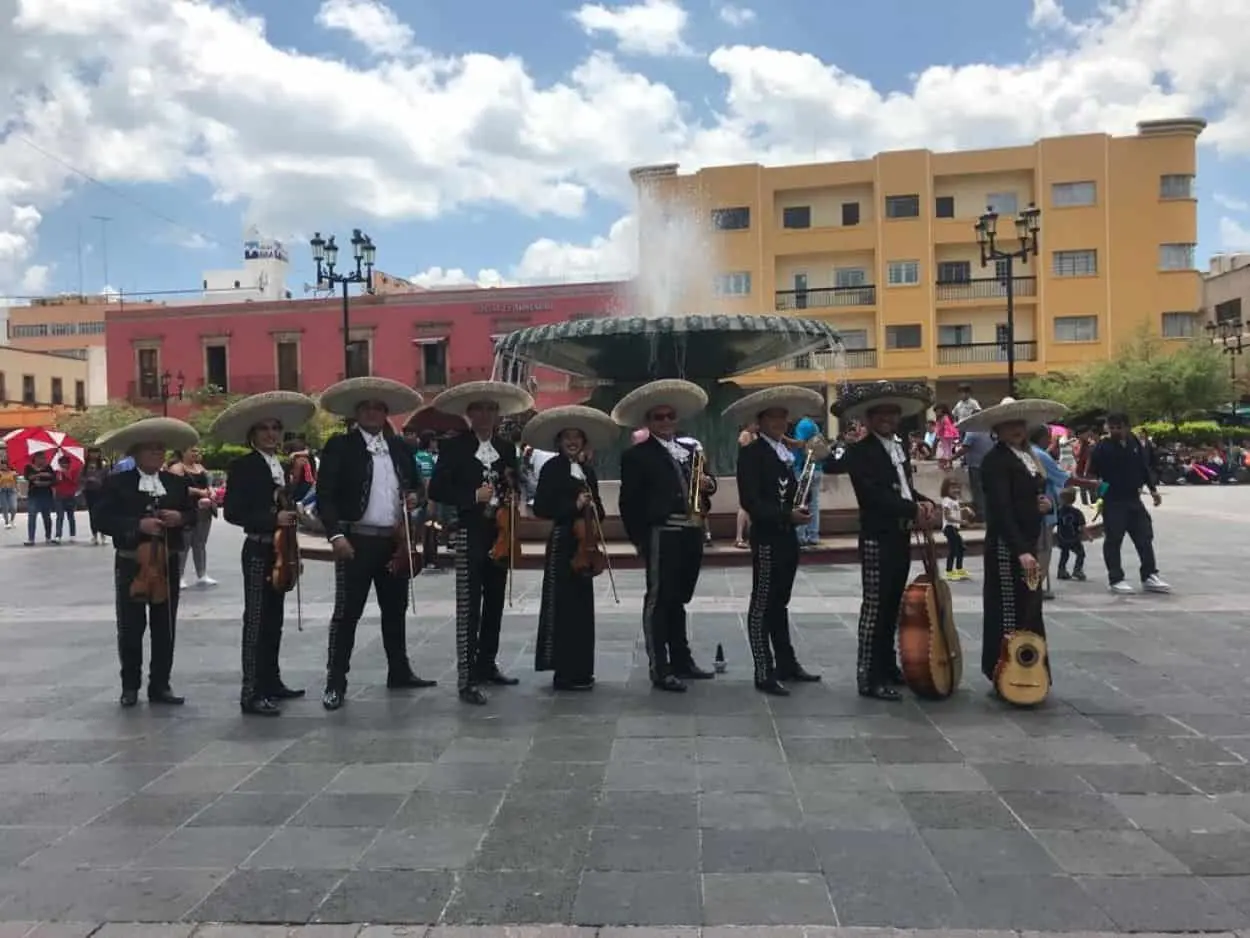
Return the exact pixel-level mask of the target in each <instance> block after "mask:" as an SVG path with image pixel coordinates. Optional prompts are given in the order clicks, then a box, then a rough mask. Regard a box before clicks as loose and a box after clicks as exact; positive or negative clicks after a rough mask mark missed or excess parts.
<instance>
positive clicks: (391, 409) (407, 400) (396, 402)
mask: <svg viewBox="0 0 1250 938" xmlns="http://www.w3.org/2000/svg"><path fill="white" fill-rule="evenodd" d="M368 401H380V402H381V403H383V404H385V405H386V410H387V412H388V413H391V414H406V413H409V412H410V411H414V410H416V409H417V408H418V407H420V406H421V405H422V404H423V403H424V398H422V397H421V395H420V394H418V393H417V392H416V391H414V390H413V389H412V388H410V387H408V385H406V384H400V383H399V382H398V381H392V380H391V379H390V378H348V379H347V380H346V381H340V382H339V383H338V384H332V385H330V386H329V387H328V388H326V389H325V390H324V391H322V392H321V402H320V403H321V407H322V409H323V410H326V411H329V412H330V413H332V414H334V416H336V417H355V416H356V408H357V407H359V406H360V405H361V404H364V403H367V402H368Z"/></svg>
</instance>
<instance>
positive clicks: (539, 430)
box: [521, 404, 621, 450]
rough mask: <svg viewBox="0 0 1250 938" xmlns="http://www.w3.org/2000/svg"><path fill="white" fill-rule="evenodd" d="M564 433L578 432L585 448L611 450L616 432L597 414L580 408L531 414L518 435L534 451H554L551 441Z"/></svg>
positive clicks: (574, 405) (571, 407)
mask: <svg viewBox="0 0 1250 938" xmlns="http://www.w3.org/2000/svg"><path fill="white" fill-rule="evenodd" d="M565 430H580V431H581V434H582V436H584V437H585V438H586V445H587V446H589V447H590V448H591V449H594V450H599V449H604V448H605V447H608V446H611V445H612V444H613V443H615V442H616V439H617V437H618V436H620V433H621V430H620V428H619V427H618V426H617V425H616V424H615V423H613V422H612V418H611V417H609V416H608V415H607V414H605V413H604V412H603V411H601V410H596V409H595V408H594V407H586V406H584V405H582V404H570V405H569V406H567V407H552V408H551V409H550V410H544V411H542V412H540V413H537V414H535V415H534V416H533V417H531V418H530V419H529V423H527V424H526V425H525V429H524V430H523V431H521V442H522V443H524V444H526V445H527V446H533V447H535V448H538V449H554V448H555V440H556V437H558V436H559V435H560V434H561V433H563V432H564V431H565Z"/></svg>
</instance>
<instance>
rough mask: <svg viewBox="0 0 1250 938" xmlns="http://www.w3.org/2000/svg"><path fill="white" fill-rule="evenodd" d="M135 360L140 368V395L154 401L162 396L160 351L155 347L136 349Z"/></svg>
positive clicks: (146, 399)
mask: <svg viewBox="0 0 1250 938" xmlns="http://www.w3.org/2000/svg"><path fill="white" fill-rule="evenodd" d="M135 362H136V364H137V366H138V369H139V397H140V398H141V399H143V400H145V401H153V400H156V399H157V398H158V397H160V396H161V389H160V370H161V358H160V351H159V350H158V349H154V348H141V349H136V350H135Z"/></svg>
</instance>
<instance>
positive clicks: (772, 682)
mask: <svg viewBox="0 0 1250 938" xmlns="http://www.w3.org/2000/svg"><path fill="white" fill-rule="evenodd" d="M755 689H756V690H758V691H761V692H762V693H765V694H769V695H771V696H773V697H789V696H790V688H788V687H786V685H784V684H782V683H781V681H779V680H777V679H776V678H775V677H769V678H765V679H764V680H762V681H756V682H755Z"/></svg>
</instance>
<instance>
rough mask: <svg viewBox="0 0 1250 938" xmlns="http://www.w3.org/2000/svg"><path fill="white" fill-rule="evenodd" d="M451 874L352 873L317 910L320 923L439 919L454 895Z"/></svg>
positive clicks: (431, 920) (434, 920) (391, 871)
mask: <svg viewBox="0 0 1250 938" xmlns="http://www.w3.org/2000/svg"><path fill="white" fill-rule="evenodd" d="M454 886H455V879H454V877H453V876H452V874H451V873H445V872H442V873H437V872H413V871H407V870H406V871H403V872H400V871H396V870H370V871H369V872H356V873H348V874H347V876H346V877H344V879H343V880H342V882H340V883H339V884H338V885H337V886H335V887H334V891H333V892H331V893H330V895H329V896H328V897H327V898H326V900H325V902H323V903H322V904H321V907H320V908H319V909H318V910H317V914H316V919H317V921H319V922H363V921H369V920H372V921H384V922H418V923H425V924H430V923H433V922H437V921H438V919H439V916H440V915H441V914H442V911H443V909H444V908H445V907H446V905H447V901H448V899H450V898H451V893H452V889H453V887H454Z"/></svg>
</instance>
